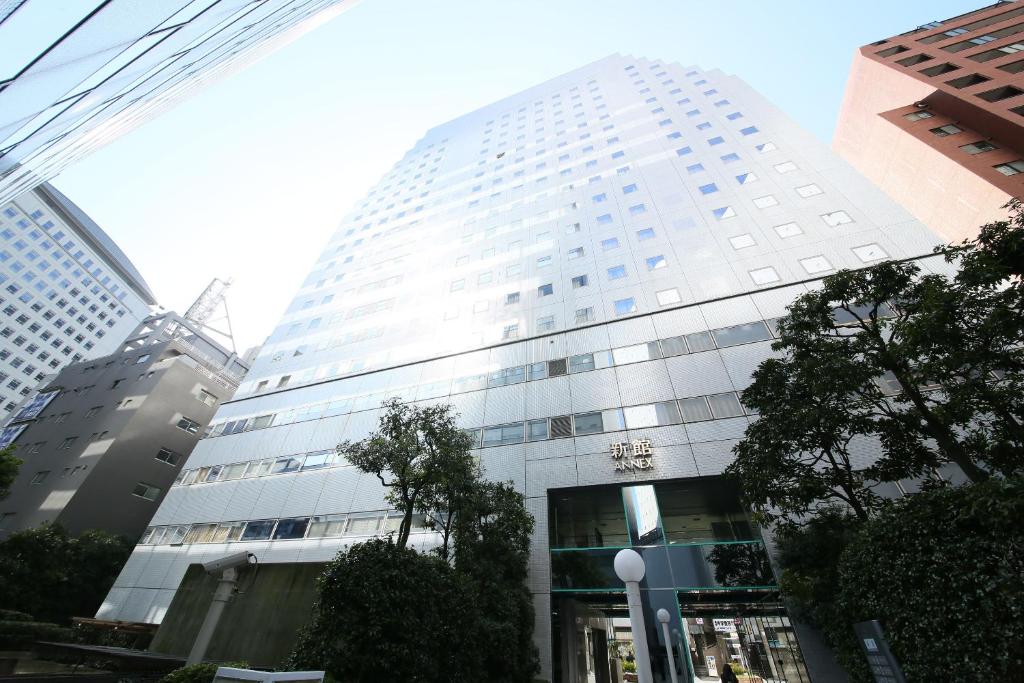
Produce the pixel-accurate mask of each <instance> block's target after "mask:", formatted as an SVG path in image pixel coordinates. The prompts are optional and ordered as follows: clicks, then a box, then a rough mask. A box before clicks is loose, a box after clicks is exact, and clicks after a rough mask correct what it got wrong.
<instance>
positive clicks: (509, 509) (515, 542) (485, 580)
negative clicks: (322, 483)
mask: <svg viewBox="0 0 1024 683" xmlns="http://www.w3.org/2000/svg"><path fill="white" fill-rule="evenodd" d="M470 445H471V442H470V439H469V437H468V436H467V435H466V434H465V433H464V432H463V431H462V430H460V429H459V428H458V427H457V426H456V425H455V416H454V415H453V413H452V411H451V407H450V406H435V407H428V408H420V407H414V406H409V405H406V404H403V403H401V402H400V401H399V400H398V399H391V400H389V401H386V402H385V403H384V414H383V415H382V416H381V422H380V427H379V429H378V431H377V432H375V433H374V434H372V435H371V436H370V437H369V438H368V439H366V440H364V441H361V442H359V443H356V444H351V443H346V444H342V445H341V446H339V451H340V452H341V453H344V454H345V455H347V456H348V457H349V458H350V460H351V461H352V462H354V463H355V464H357V465H358V466H359V467H360V468H361V469H363V470H364V471H367V472H372V473H374V474H375V475H376V476H377V477H378V478H379V479H380V481H381V483H383V484H384V485H385V486H387V487H388V488H389V494H388V500H389V502H390V503H391V504H392V505H394V506H395V507H396V508H397V509H399V510H400V511H401V512H402V513H403V519H407V520H410V525H411V517H412V514H413V511H418V512H421V513H423V514H424V515H425V516H426V517H427V520H428V524H429V526H430V527H431V528H432V529H433V531H435V532H436V533H437V535H438V539H439V541H440V543H439V545H438V547H437V548H436V549H435V550H434V551H432V552H430V553H426V554H421V553H417V552H415V551H414V550H412V549H409V548H407V547H406V542H407V540H408V529H406V530H405V531H404V533H403V532H402V531H401V530H400V532H399V534H398V539H397V540H395V541H394V542H393V543H392V542H391V541H390V540H389V541H382V540H374V541H370V542H368V543H366V544H360V545H355V546H353V547H352V548H350V549H349V550H347V551H342V552H341V553H339V554H338V556H337V558H336V559H335V560H334V562H332V563H331V564H330V565H329V566H328V568H327V570H326V571H325V573H324V575H323V576H322V577H321V579H320V584H319V598H318V600H317V604H316V606H315V609H314V617H313V622H312V623H311V624H310V625H309V626H308V627H307V628H306V629H305V630H304V631H303V632H302V634H301V635H300V639H299V643H298V645H297V646H296V649H295V651H294V652H293V655H292V658H291V662H290V665H291V666H296V667H307V668H320V667H323V668H325V669H326V670H327V671H329V672H330V673H331V674H332V675H333V676H335V677H336V678H338V679H341V680H352V681H364V680H365V681H370V680H374V681H376V680H409V681H424V682H428V681H446V682H447V681H477V680H486V681H496V682H508V683H528V682H529V681H531V680H532V677H533V675H534V673H536V671H537V670H538V669H539V666H538V656H537V650H536V648H535V647H534V645H533V639H532V633H533V624H534V622H533V619H534V617H533V600H532V597H531V595H530V593H529V591H528V590H527V587H526V578H527V574H528V568H529V551H530V534H531V533H532V531H533V517H531V516H530V514H529V512H527V510H526V506H525V502H524V499H523V495H522V494H521V493H519V492H518V491H516V490H515V488H514V487H513V486H512V484H511V483H499V482H491V481H485V480H484V479H483V478H482V472H481V469H480V467H479V466H478V465H477V463H476V461H475V459H474V458H473V456H472V454H471V453H470Z"/></svg>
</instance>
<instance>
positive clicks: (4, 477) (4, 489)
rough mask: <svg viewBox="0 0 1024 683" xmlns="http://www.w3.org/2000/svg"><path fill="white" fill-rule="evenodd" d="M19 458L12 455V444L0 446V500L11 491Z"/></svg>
mask: <svg viewBox="0 0 1024 683" xmlns="http://www.w3.org/2000/svg"><path fill="white" fill-rule="evenodd" d="M21 462H22V461H21V460H19V459H18V458H16V457H14V445H13V444H11V445H10V446H7V447H6V448H0V500H3V499H4V498H6V497H7V496H8V494H10V492H11V484H13V483H14V480H15V479H17V478H18V470H19V469H20V467H21Z"/></svg>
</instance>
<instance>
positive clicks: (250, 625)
mask: <svg viewBox="0 0 1024 683" xmlns="http://www.w3.org/2000/svg"><path fill="white" fill-rule="evenodd" d="M325 566H326V564H325V563H322V562H317V563H303V564H298V563H292V564H269V565H264V566H258V565H257V567H258V568H253V569H249V570H247V571H246V572H245V573H244V574H242V577H241V580H240V581H239V588H240V593H239V595H237V596H236V597H235V598H234V599H233V600H232V601H231V602H230V603H228V606H227V608H226V609H225V610H224V616H223V617H222V618H221V622H220V626H219V628H218V629H217V632H216V634H215V635H214V637H213V641H212V642H211V643H210V649H209V650H208V651H207V653H206V658H207V659H209V660H213V661H239V660H241V661H246V662H248V663H249V664H250V665H252V666H264V667H273V666H278V665H279V664H281V662H282V661H283V660H284V658H285V657H287V656H288V653H289V652H291V649H292V647H293V646H294V644H295V639H296V635H297V633H298V630H299V629H300V628H302V627H303V626H305V625H306V624H307V623H309V620H310V618H311V614H312V607H313V601H314V600H315V598H316V579H317V577H318V576H319V575H320V574H321V573H322V572H323V570H324V567H325ZM216 586H217V577H215V576H210V575H209V574H207V573H206V572H204V571H203V568H202V567H201V566H200V565H197V564H194V565H192V566H190V567H189V568H188V571H186V572H185V578H183V579H182V581H181V585H180V586H179V587H178V591H177V593H175V595H174V600H173V601H172V602H171V606H170V608H169V609H168V610H167V615H166V616H165V617H164V621H163V623H162V624H161V625H160V630H159V631H157V634H156V637H154V638H153V643H152V644H151V645H150V649H151V650H152V651H154V652H160V653H163V654H172V655H181V656H187V655H188V653H189V651H190V650H191V649H192V643H193V641H194V640H195V637H196V634H197V633H198V632H199V627H200V625H202V623H203V619H204V618H205V617H206V611H207V610H208V609H209V608H210V603H211V602H212V599H213V591H214V588H216Z"/></svg>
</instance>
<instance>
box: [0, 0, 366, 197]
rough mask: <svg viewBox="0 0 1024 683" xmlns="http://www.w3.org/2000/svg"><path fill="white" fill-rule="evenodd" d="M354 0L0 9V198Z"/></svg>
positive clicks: (121, 0) (14, 3)
mask: <svg viewBox="0 0 1024 683" xmlns="http://www.w3.org/2000/svg"><path fill="white" fill-rule="evenodd" d="M356 1H357V0H255V1H254V0H152V1H150V2H138V1H137V0H62V1H60V2H54V1H53V0H4V1H2V2H0V45H2V46H3V49H2V50H0V203H3V202H7V201H9V200H11V199H14V198H15V197H17V196H18V195H19V194H21V193H22V192H25V191H27V190H29V189H31V188H33V187H35V186H36V185H38V184H39V183H41V182H43V181H45V180H49V179H51V178H53V177H54V176H55V175H57V174H58V173H59V172H60V171H61V169H63V168H64V167H65V166H67V165H68V164H70V163H72V162H73V161H75V160H76V159H79V158H81V157H82V156H84V155H86V154H89V153H90V152H92V151H93V150H95V149H98V148H99V147H102V146H103V145H105V144H107V143H108V142H110V141H111V140H114V139H116V138H117V137H118V136H120V135H123V134H124V133H126V132H128V131H129V130H131V129H133V128H134V127H135V126H138V125H139V124H141V123H144V122H145V121H146V120H148V119H149V118H151V117H153V116H156V115H157V114H159V113H160V112H162V111H164V110H166V109H167V108H169V107H171V106H173V105H175V104H177V103H178V102H180V101H182V100H183V99H184V98H186V97H187V96H189V95H191V94H193V93H194V92H196V91H197V90H198V89H199V88H202V87H204V86H206V85H208V84H210V83H211V82H214V81H216V80H218V79H219V78H222V77H224V76H227V75H230V74H232V73H234V72H236V71H238V70H239V69H241V68H244V67H245V66H246V65H248V64H250V63H252V62H253V61H255V60H256V59H258V58H260V57H262V56H264V55H266V54H267V53H268V52H270V51H272V50H274V49H276V48H278V47H281V46H282V45H285V44H287V43H288V42H290V41H292V40H294V39H295V38H297V37H299V36H300V35H302V34H303V33H305V32H306V31H308V30H310V29H311V28H314V27H316V26H317V25H319V24H320V23H322V22H324V21H327V20H328V19H330V18H332V17H334V16H336V15H337V14H339V13H341V12H342V11H344V10H345V9H347V8H348V7H351V6H352V5H353V4H355V2H356Z"/></svg>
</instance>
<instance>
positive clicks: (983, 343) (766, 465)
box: [729, 202, 1024, 520]
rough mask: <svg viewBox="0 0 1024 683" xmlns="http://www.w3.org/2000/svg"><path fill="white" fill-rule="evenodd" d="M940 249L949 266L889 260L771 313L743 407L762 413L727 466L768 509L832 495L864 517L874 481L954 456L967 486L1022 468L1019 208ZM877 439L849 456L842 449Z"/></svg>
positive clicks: (795, 508) (787, 514) (842, 275)
mask: <svg viewBox="0 0 1024 683" xmlns="http://www.w3.org/2000/svg"><path fill="white" fill-rule="evenodd" d="M1008 206H1009V208H1010V209H1011V212H1012V213H1011V216H1010V219H1009V220H1007V221H1001V222H997V223H992V224H989V225H986V226H983V227H982V229H981V231H980V233H979V236H978V237H977V238H976V239H974V240H970V241H966V242H964V243H963V244H961V245H958V246H956V247H953V248H950V249H948V251H947V253H946V260H947V261H948V262H949V263H950V265H951V266H954V267H955V268H957V271H956V274H955V275H954V276H952V277H947V276H945V275H941V274H934V273H932V274H929V273H924V272H922V269H921V267H920V266H919V265H918V264H916V263H896V262H886V263H881V264H879V265H876V266H873V267H871V268H867V269H863V270H859V271H848V270H844V271H840V272H838V273H836V274H834V275H831V276H829V277H826V278H825V279H824V280H823V281H822V283H821V287H819V288H818V289H816V290H814V291H812V292H808V293H806V294H804V295H802V296H801V297H799V298H798V299H796V300H795V301H794V302H793V303H792V304H791V305H790V307H789V312H788V315H786V316H785V317H784V318H782V319H781V320H780V321H779V340H778V341H776V342H775V344H774V345H773V349H774V350H775V351H776V352H777V353H778V354H779V357H778V358H773V359H770V360H768V361H765V362H764V363H762V364H761V366H760V367H759V368H758V369H757V370H756V371H755V373H754V376H753V383H752V384H751V386H750V387H749V388H748V389H747V390H746V391H745V392H744V394H743V401H744V403H745V404H746V405H747V406H748V407H750V408H752V409H754V410H756V411H757V412H758V413H759V414H760V418H759V419H758V420H757V421H755V422H754V423H753V424H752V425H751V426H750V427H749V429H748V430H747V433H746V434H745V437H744V439H743V440H742V441H741V442H740V443H739V444H738V445H737V446H736V448H735V452H736V456H737V458H736V461H735V463H734V464H733V465H732V466H731V467H730V469H729V471H730V472H731V473H732V474H734V475H736V476H738V477H739V478H740V479H741V481H742V482H743V487H744V490H745V492H746V493H747V495H748V496H749V497H750V500H751V502H752V503H753V505H754V506H755V508H756V509H757V510H758V511H759V512H761V513H762V514H763V515H765V516H769V517H770V516H774V517H775V518H776V519H778V518H786V519H793V518H794V516H797V517H799V516H800V515H807V514H809V513H813V511H814V509H815V508H816V507H818V506H820V505H822V504H826V505H827V504H830V503H840V504H843V505H845V506H847V507H848V508H849V509H850V510H851V511H852V512H853V513H854V514H855V515H856V516H857V517H858V518H860V519H861V520H865V519H867V518H868V516H869V514H870V512H871V510H872V509H873V508H874V507H876V506H877V504H878V498H877V497H876V496H875V495H874V494H873V493H872V492H871V490H870V486H869V484H870V483H872V482H883V481H893V480H896V479H901V478H907V477H916V476H920V475H922V474H927V473H929V472H931V471H932V470H933V469H934V468H936V467H938V466H939V465H942V464H944V463H955V464H956V465H958V466H959V467H960V469H961V470H962V471H963V472H964V473H965V474H966V475H967V477H969V478H970V479H971V480H972V481H975V482H980V481H984V480H986V479H987V478H988V477H989V476H990V474H991V473H992V472H997V473H1000V474H1002V475H1004V476H1008V475H1013V474H1016V473H1020V472H1022V471H1024V343H1022V342H1024V287H1022V285H1021V272H1022V269H1024V268H1022V265H1024V264H1022V259H1021V254H1022V252H1024V248H1022V246H1021V245H1022V243H1024V207H1022V205H1021V204H1020V203H1019V202H1014V203H1011V204H1010V205H1008ZM872 442H873V443H875V444H877V445H878V446H880V449H876V450H879V451H880V457H878V458H877V459H873V460H872V461H870V462H869V461H868V460H867V459H866V458H863V457H862V458H860V459H859V460H858V458H857V456H856V453H855V452H853V450H852V447H853V446H855V445H859V446H863V444H865V443H872Z"/></svg>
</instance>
